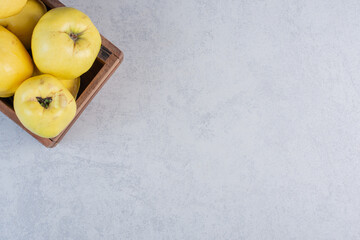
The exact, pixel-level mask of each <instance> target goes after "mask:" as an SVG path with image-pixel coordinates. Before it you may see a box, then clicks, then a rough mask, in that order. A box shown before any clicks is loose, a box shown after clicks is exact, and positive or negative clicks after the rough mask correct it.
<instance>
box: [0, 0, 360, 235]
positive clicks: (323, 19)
mask: <svg viewBox="0 0 360 240" xmlns="http://www.w3.org/2000/svg"><path fill="white" fill-rule="evenodd" d="M64 3H66V4H67V5H69V6H73V7H76V8H78V9H80V10H82V11H84V12H86V13H87V14H88V15H89V16H90V17H91V18H92V19H93V21H94V23H95V24H96V25H97V26H98V28H99V29H100V31H101V32H102V34H104V35H105V36H106V37H108V38H109V39H110V40H111V41H113V42H114V43H115V44H116V45H117V46H118V47H119V48H121V49H122V50H123V51H124V52H125V56H126V58H125V61H124V63H123V65H122V66H121V67H120V68H119V70H118V71H117V72H116V74H115V75H114V76H113V77H112V78H111V80H110V81H109V82H108V83H107V85H106V86H105V87H104V88H103V90H102V91H101V93H100V94H99V95H98V96H97V97H96V98H95V99H94V101H93V102H92V103H91V104H90V106H89V107H88V108H87V109H86V111H85V112H84V114H83V115H82V116H81V118H80V119H79V120H78V122H77V123H76V125H75V126H74V127H73V129H72V130H71V131H70V132H69V134H68V135H67V136H66V138H65V139H64V141H63V142H62V143H61V144H60V145H59V146H58V147H57V148H56V149H51V150H50V149H45V148H44V147H42V146H41V145H40V144H38V143H37V142H36V141H34V140H33V139H32V138H31V137H30V136H28V135H27V134H26V133H24V131H22V130H21V129H20V128H19V127H17V126H16V125H15V124H14V123H12V122H11V121H10V120H8V119H7V118H6V117H4V116H2V115H0V126H1V127H0V239H11V240H15V239H26V240H31V239H34V240H43V239H74V240H82V239H94V240H95V239H106V240H113V239H114V240H115V239H116V240H118V239H156V240H157V239H172V240H175V239H186V240H189V239H191V240H192V239H206V240H209V239H216V240H227V239H235V240H237V239H254V240H255V239H301V240H303V239H327V240H328V239H337V240H338V239H346V240H348V239H360V228H359V227H358V225H359V221H360V204H359V203H360V141H359V140H360V110H359V109H360V108H359V106H360V95H359V94H360V44H359V43H360V24H359V23H360V14H359V11H360V2H359V1H355V0H348V1H340V0H333V1H325V0H317V1H314V0H304V1H297V0H296V1H295V0H251V1H250V0H236V1H235V0H224V1H216V0H207V1H204V0H193V1H165V0H147V1H145V0H111V1H100V0H93V1H86V0H76V1H75V0H64Z"/></svg>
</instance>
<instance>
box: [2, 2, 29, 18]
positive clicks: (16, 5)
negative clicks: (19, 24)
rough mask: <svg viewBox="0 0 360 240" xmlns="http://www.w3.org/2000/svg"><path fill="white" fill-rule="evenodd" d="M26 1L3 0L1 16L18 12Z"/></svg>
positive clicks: (4, 16) (8, 15)
mask: <svg viewBox="0 0 360 240" xmlns="http://www.w3.org/2000/svg"><path fill="white" fill-rule="evenodd" d="M26 2H27V0H1V2H0V18H7V17H11V16H13V15H16V14H18V13H19V12H20V11H21V9H23V7H24V6H25V4H26Z"/></svg>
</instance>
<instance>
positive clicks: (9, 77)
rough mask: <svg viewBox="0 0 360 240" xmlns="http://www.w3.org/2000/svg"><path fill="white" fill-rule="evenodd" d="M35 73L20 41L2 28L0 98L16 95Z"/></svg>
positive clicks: (0, 41) (0, 43) (0, 29)
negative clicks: (20, 87) (26, 80)
mask: <svg viewBox="0 0 360 240" xmlns="http://www.w3.org/2000/svg"><path fill="white" fill-rule="evenodd" d="M32 73H33V63H32V60H31V57H30V55H29V53H28V52H27V51H26V49H25V48H24V46H23V45H22V43H21V42H20V40H19V39H18V38H17V37H16V36H15V35H14V34H12V33H11V32H9V31H8V30H6V29H5V28H4V27H2V26H0V97H2V98H4V97H10V96H12V95H14V93H15V91H16V89H17V88H18V87H19V86H20V84H21V83H22V82H23V81H24V80H25V79H27V78H29V77H31V75H32Z"/></svg>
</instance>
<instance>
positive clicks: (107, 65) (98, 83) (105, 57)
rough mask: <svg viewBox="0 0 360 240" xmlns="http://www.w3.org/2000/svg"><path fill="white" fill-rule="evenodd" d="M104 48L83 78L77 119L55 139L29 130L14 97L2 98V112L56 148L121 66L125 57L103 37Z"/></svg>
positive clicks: (49, 2) (51, 0)
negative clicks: (19, 117) (16, 111)
mask: <svg viewBox="0 0 360 240" xmlns="http://www.w3.org/2000/svg"><path fill="white" fill-rule="evenodd" d="M43 3H44V4H45V5H46V6H47V8H48V9H52V8H56V7H63V6H64V5H63V4H62V3H61V2H60V1H58V0H43ZM101 39H102V46H101V50H100V52H99V55H98V56H97V58H96V60H95V62H94V64H93V65H92V67H91V69H90V70H89V71H88V72H86V73H84V74H83V75H82V76H81V84H80V90H79V93H78V98H77V100H76V105H77V112H76V116H75V118H74V119H73V120H72V122H71V123H70V124H69V125H68V126H67V128H66V129H65V130H64V131H63V132H62V133H60V134H59V135H58V136H57V137H55V138H42V137H39V136H37V135H35V134H33V133H31V132H30V131H29V130H27V129H26V128H25V127H24V126H23V125H22V124H21V122H20V120H19V119H18V118H17V116H16V114H15V111H14V108H13V97H11V98H0V111H1V112H3V113H4V114H5V115H6V116H8V117H9V118H10V119H11V120H13V121H14V122H15V123H16V124H18V125H19V126H20V127H22V128H23V129H24V130H25V131H26V132H28V133H29V134H30V135H32V136H33V137H34V138H35V139H36V140H38V141H39V142H40V143H41V144H43V145H44V146H45V147H48V148H52V147H55V146H56V145H57V144H58V143H59V142H60V141H61V140H62V139H63V137H64V136H65V134H66V133H67V132H68V131H69V130H70V128H71V127H72V125H73V124H74V123H75V122H76V120H77V119H78V118H79V117H80V115H81V113H82V112H83V111H84V109H85V108H86V107H87V105H88V104H89V103H90V102H91V100H92V99H93V98H94V97H95V95H96V94H97V93H98V92H99V91H100V89H101V88H102V86H103V85H104V84H105V83H106V81H107V80H108V79H109V78H110V77H111V75H112V74H113V73H114V72H115V70H116V69H117V68H118V67H119V65H120V64H121V62H122V60H123V58H124V55H123V53H122V52H121V51H120V50H119V49H118V48H117V47H115V46H114V45H113V44H112V43H111V42H110V41H109V40H107V39H106V38H104V37H103V36H101Z"/></svg>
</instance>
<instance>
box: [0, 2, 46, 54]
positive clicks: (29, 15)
mask: <svg viewBox="0 0 360 240" xmlns="http://www.w3.org/2000/svg"><path fill="white" fill-rule="evenodd" d="M46 11H47V10H46V6H45V5H44V4H43V3H42V2H41V1H39V0H28V2H27V3H26V5H25V7H24V8H23V9H22V10H21V12H20V13H18V14H16V15H14V16H11V17H8V18H4V19H0V25H2V26H4V27H6V28H7V29H8V30H9V31H10V32H12V33H14V34H15V35H16V36H17V37H18V38H19V39H20V41H21V42H22V43H23V44H24V46H25V48H26V49H30V48H31V36H32V33H33V30H34V28H35V25H36V24H37V23H38V21H39V19H40V18H41V17H42V16H43V15H44V14H45V13H46Z"/></svg>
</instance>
